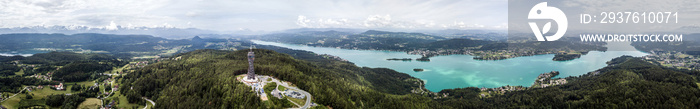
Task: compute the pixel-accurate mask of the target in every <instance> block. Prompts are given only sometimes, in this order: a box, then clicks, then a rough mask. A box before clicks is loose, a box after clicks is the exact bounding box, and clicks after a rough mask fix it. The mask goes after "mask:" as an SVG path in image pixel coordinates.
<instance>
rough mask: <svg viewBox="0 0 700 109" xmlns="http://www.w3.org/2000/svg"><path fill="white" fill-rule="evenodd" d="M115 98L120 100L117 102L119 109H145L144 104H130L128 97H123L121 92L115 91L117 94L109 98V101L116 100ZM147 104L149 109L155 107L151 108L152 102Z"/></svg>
mask: <svg viewBox="0 0 700 109" xmlns="http://www.w3.org/2000/svg"><path fill="white" fill-rule="evenodd" d="M115 97H116V98H118V99H117V100H118V101H117V102H118V103H119V104H117V107H119V108H124V109H130V108H132V107H134V106H136V107H137V108H138V109H143V107H144V104H133V103H129V101H127V100H126V96H124V95H122V94H121V93H120V92H119V91H115V92H114V95H112V96H111V97H109V98H108V99H112V98H115ZM105 102H111V101H109V100H107V99H105ZM146 102H147V104H148V105H149V106H148V108H149V109H150V108H152V107H153V106H151V103H150V102H148V101H146Z"/></svg>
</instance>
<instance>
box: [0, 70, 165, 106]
mask: <svg viewBox="0 0 700 109" xmlns="http://www.w3.org/2000/svg"><path fill="white" fill-rule="evenodd" d="M163 60H171V59H170V58H154V59H142V60H133V61H132V62H129V63H128V64H126V65H124V66H122V67H119V68H114V69H113V70H111V71H107V72H104V73H99V74H98V75H101V76H102V77H101V78H97V79H95V80H90V81H81V82H61V81H55V80H52V76H53V75H54V72H52V71H50V72H46V73H35V74H31V75H26V76H24V77H25V78H37V79H39V80H42V81H51V82H56V83H58V84H56V85H36V86H23V89H22V90H20V92H18V93H9V92H3V93H0V104H1V105H0V108H1V109H6V108H10V109H12V108H18V107H19V104H26V103H20V101H22V102H24V101H32V100H31V99H37V100H38V99H45V98H46V97H48V96H50V95H57V94H62V95H65V96H75V94H77V93H80V92H85V91H90V90H96V91H99V92H98V93H97V94H96V96H95V97H92V98H86V100H85V101H84V102H83V103H81V104H80V106H79V107H83V108H101V109H111V108H112V107H121V108H124V107H130V108H134V107H139V108H144V109H150V108H152V106H154V105H155V103H153V102H150V100H148V99H146V98H143V99H144V100H146V101H149V102H147V103H146V104H131V103H128V102H127V100H126V97H125V95H123V94H120V93H119V89H120V87H119V86H120V84H119V81H120V80H121V77H122V76H124V75H126V74H127V73H129V72H132V71H134V70H135V69H138V68H143V67H145V66H147V65H148V64H149V63H155V62H159V61H163ZM14 65H17V66H19V67H21V68H23V69H34V68H36V67H39V66H40V65H32V64H23V63H20V62H19V61H14ZM60 69H61V66H57V68H56V69H55V70H60ZM22 72H23V71H21V72H19V73H16V75H18V76H22V75H24V74H23V73H22ZM30 104H31V103H30ZM33 107H35V108H43V107H42V106H39V105H37V106H33Z"/></svg>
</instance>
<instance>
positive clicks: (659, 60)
mask: <svg viewBox="0 0 700 109" xmlns="http://www.w3.org/2000/svg"><path fill="white" fill-rule="evenodd" d="M643 58H644V59H645V60H647V61H649V62H651V63H655V64H660V65H661V66H664V67H669V68H676V69H683V70H694V69H698V68H700V57H696V56H693V55H688V54H685V53H683V52H678V51H651V52H649V55H647V56H643Z"/></svg>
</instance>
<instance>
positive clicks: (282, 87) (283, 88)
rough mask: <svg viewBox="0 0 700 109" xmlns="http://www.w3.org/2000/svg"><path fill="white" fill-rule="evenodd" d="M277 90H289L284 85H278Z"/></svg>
mask: <svg viewBox="0 0 700 109" xmlns="http://www.w3.org/2000/svg"><path fill="white" fill-rule="evenodd" d="M277 90H279V91H284V90H287V87H284V86H282V85H278V87H277Z"/></svg>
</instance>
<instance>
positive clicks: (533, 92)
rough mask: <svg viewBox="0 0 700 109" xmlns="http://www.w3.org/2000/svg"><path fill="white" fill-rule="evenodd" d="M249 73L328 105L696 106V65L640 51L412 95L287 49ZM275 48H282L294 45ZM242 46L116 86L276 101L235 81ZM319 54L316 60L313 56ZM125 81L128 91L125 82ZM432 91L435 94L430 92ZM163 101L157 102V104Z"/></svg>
mask: <svg viewBox="0 0 700 109" xmlns="http://www.w3.org/2000/svg"><path fill="white" fill-rule="evenodd" d="M254 51H255V52H256V64H255V65H256V67H255V69H256V72H258V74H261V75H270V76H273V77H276V78H279V79H281V80H284V81H290V82H291V83H292V84H294V85H296V86H298V87H299V88H301V89H303V90H306V91H308V92H310V93H311V94H312V95H313V96H314V102H316V103H319V104H320V105H323V106H329V107H333V108H372V107H374V108H574V107H577V108H648V107H656V108H663V107H678V108H698V106H700V101H698V100H700V98H699V97H700V89H699V88H698V85H697V83H698V79H697V78H698V75H700V73H698V72H697V71H687V70H676V69H669V68H663V67H661V66H659V65H657V64H654V63H650V62H647V61H645V60H643V59H641V58H635V57H629V56H623V57H620V58H616V59H613V60H611V61H610V62H608V64H609V66H608V67H605V68H602V69H599V70H597V71H594V72H591V73H589V74H585V75H582V76H579V77H567V78H566V79H567V80H568V81H569V82H568V83H567V84H564V85H558V86H551V87H546V88H527V89H525V90H520V91H509V92H506V93H504V94H495V95H493V94H492V95H490V96H489V97H480V96H479V94H480V93H483V92H482V91H480V90H479V89H478V88H475V87H467V88H456V89H446V90H442V91H440V92H438V94H439V95H443V94H446V95H448V96H446V97H442V96H440V97H438V96H434V95H432V94H412V93H410V90H412V89H416V88H417V87H419V84H417V82H419V80H418V79H416V78H413V77H410V76H408V75H406V74H403V73H399V72H396V71H393V70H390V69H384V68H359V67H356V66H355V65H353V64H352V63H348V62H343V61H334V60H330V59H325V60H324V59H322V58H309V59H312V60H306V59H295V58H293V57H313V54H310V53H309V52H294V54H295V56H290V55H287V54H281V53H277V52H275V51H272V50H264V49H255V50H254ZM279 51H284V52H290V51H297V50H287V51H285V50H283V49H279ZM246 52H247V50H241V51H235V52H228V51H218V50H197V51H193V52H189V53H183V54H179V55H177V57H180V56H181V57H182V59H181V60H177V61H164V62H161V63H157V64H153V65H149V66H147V67H145V68H143V69H141V70H139V71H137V72H135V73H130V74H129V75H127V76H126V77H125V81H122V83H123V84H124V87H121V88H122V89H120V91H122V93H126V95H127V97H129V98H140V97H148V98H151V99H153V100H155V101H156V103H157V104H159V105H158V106H157V108H188V107H210V108H213V107H224V108H250V107H258V108H279V107H276V106H275V105H270V104H269V103H266V102H263V101H260V100H259V99H257V98H256V97H253V96H254V94H253V93H252V92H251V91H250V89H249V88H248V87H247V86H245V85H243V84H242V83H240V82H237V81H235V80H234V79H233V78H234V77H233V76H234V75H238V74H243V73H245V71H246V66H247V65H246V64H247V63H246V61H245V53H246ZM321 60H324V61H321ZM130 87H133V90H130V89H128V88H130ZM436 97H437V98H436ZM161 104H163V105H161Z"/></svg>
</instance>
